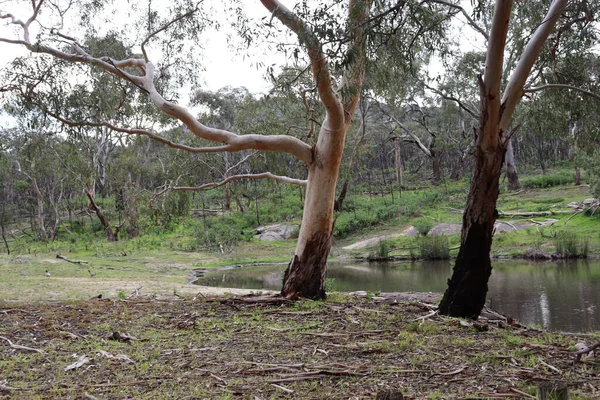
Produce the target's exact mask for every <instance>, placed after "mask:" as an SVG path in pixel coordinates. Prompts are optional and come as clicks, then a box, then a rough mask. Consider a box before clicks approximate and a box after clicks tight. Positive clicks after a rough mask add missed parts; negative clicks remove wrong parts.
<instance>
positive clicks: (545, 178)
mask: <svg viewBox="0 0 600 400" xmlns="http://www.w3.org/2000/svg"><path fill="white" fill-rule="evenodd" d="M573 182H574V179H573V176H572V175H567V174H548V175H539V176H536V177H533V178H529V179H524V180H523V181H522V182H521V185H522V186H523V187H524V188H527V189H543V188H549V187H553V186H560V185H568V184H570V183H571V184H572V183H573Z"/></svg>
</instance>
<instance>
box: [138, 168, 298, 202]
mask: <svg viewBox="0 0 600 400" xmlns="http://www.w3.org/2000/svg"><path fill="white" fill-rule="evenodd" d="M244 179H273V180H275V181H278V182H284V183H289V184H292V185H298V186H304V187H306V184H307V181H306V180H304V179H294V178H290V177H287V176H281V175H275V174H272V173H270V172H263V173H260V174H241V175H232V176H229V177H227V178H225V179H223V180H222V181H221V182H211V183H206V184H204V185H200V186H167V187H166V188H165V189H163V190H161V191H160V192H158V193H155V194H154V195H153V196H152V198H151V199H150V201H149V202H150V204H151V206H150V207H152V203H153V202H154V200H156V199H157V198H158V197H160V196H162V195H163V194H165V193H167V192H171V191H191V192H198V191H201V190H207V189H212V188H216V187H219V186H223V185H225V184H227V183H229V182H233V181H241V180H244Z"/></svg>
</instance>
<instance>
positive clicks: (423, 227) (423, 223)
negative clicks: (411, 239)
mask: <svg viewBox="0 0 600 400" xmlns="http://www.w3.org/2000/svg"><path fill="white" fill-rule="evenodd" d="M412 226H414V227H415V229H416V230H417V231H419V233H420V234H421V235H423V236H427V234H428V233H429V231H430V230H431V228H433V221H431V220H430V219H427V218H416V219H413V220H412Z"/></svg>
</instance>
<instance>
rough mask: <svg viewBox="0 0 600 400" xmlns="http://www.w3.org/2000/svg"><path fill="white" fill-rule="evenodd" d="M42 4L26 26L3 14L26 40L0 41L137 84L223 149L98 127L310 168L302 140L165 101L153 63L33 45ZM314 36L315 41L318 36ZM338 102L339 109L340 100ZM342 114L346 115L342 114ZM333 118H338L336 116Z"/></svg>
mask: <svg viewBox="0 0 600 400" xmlns="http://www.w3.org/2000/svg"><path fill="white" fill-rule="evenodd" d="M265 1H266V0H265ZM42 3H43V0H40V1H39V3H35V1H32V6H33V8H34V10H33V14H32V16H31V17H30V18H29V19H28V20H27V22H22V21H21V20H18V19H16V18H15V17H14V16H13V15H12V14H0V18H2V19H10V21H11V22H10V23H11V24H14V25H18V26H20V27H21V28H22V30H23V39H22V40H13V39H8V38H0V41H4V42H7V43H13V44H20V45H23V46H25V47H26V48H27V49H28V50H29V51H31V52H32V53H43V54H49V55H51V56H53V57H56V58H58V59H62V60H65V61H70V62H76V63H86V64H90V65H93V66H97V67H99V68H101V69H103V70H105V71H106V72H108V73H111V74H113V75H115V76H118V77H120V78H122V79H125V80H128V81H130V82H132V83H134V84H135V85H136V86H138V87H139V88H141V89H142V90H144V91H145V92H146V93H147V94H148V96H149V98H150V100H151V101H152V103H153V104H154V105H155V106H156V107H157V108H158V109H159V110H160V111H161V112H163V113H165V114H167V115H170V116H172V117H174V118H176V119H178V120H180V121H181V122H182V123H183V124H185V125H186V126H187V128H188V129H189V130H190V131H191V132H192V133H193V134H194V135H196V136H198V137H199V138H202V139H206V140H208V141H212V142H216V143H221V144H222V146H215V147H201V148H193V147H189V146H185V145H181V144H176V143H174V142H171V141H170V140H168V139H165V138H163V137H160V136H159V135H156V134H155V133H153V132H150V131H147V130H144V129H127V128H119V127H116V126H114V125H112V124H108V123H99V124H96V125H95V126H106V127H108V128H110V129H113V130H115V131H118V132H123V133H128V134H138V135H145V136H148V137H150V138H152V139H154V140H157V141H159V142H162V143H165V144H167V145H169V146H171V147H174V148H178V149H182V150H185V151H190V152H196V153H200V152H219V151H228V152H234V151H241V150H251V149H254V150H263V151H278V152H284V153H288V154H292V155H294V156H296V157H297V158H298V159H300V160H301V161H302V162H304V163H305V164H306V165H309V164H310V163H311V162H312V161H313V152H312V149H311V146H309V145H308V144H306V143H304V142H303V141H301V140H300V139H297V138H294V137H292V136H287V135H271V136H267V135H259V134H249V135H238V134H235V133H233V132H230V131H226V130H222V129H215V128H211V127H208V126H206V125H204V124H202V123H201V122H200V121H198V120H197V119H196V118H195V117H194V116H193V115H192V114H191V113H190V112H189V111H188V110H186V109H185V108H184V107H181V106H179V105H178V104H176V103H173V102H170V101H167V100H166V99H164V98H163V97H162V95H161V94H160V93H158V90H157V89H156V87H155V85H154V65H153V64H152V63H151V62H147V61H146V60H144V59H139V58H128V59H124V60H115V59H112V58H110V57H100V58H97V57H93V56H91V55H90V54H88V53H87V52H86V51H85V50H84V49H83V48H82V47H81V46H80V45H79V43H78V42H77V41H76V40H74V39H73V38H70V37H68V36H66V35H62V34H60V33H59V32H57V31H53V33H54V34H55V35H57V36H60V37H61V38H62V39H66V38H68V40H69V41H70V42H71V45H72V48H73V52H67V51H63V50H59V49H56V48H52V47H49V46H46V45H42V44H39V43H32V42H31V41H30V39H29V25H30V24H31V23H32V22H33V21H34V20H35V19H36V17H37V15H38V12H39V9H40V7H41V5H42ZM309 36H310V35H309ZM312 36H313V37H314V35H312ZM320 54H322V53H320ZM321 64H322V65H323V68H324V69H323V71H325V72H326V73H327V76H328V77H329V72H328V70H327V62H326V61H325V59H324V58H321ZM321 64H319V65H321ZM313 68H315V66H313ZM132 69H133V71H136V73H133V72H132ZM325 82H326V85H327V87H328V88H329V91H331V88H330V82H329V79H326V80H325ZM321 84H322V83H321ZM331 96H333V97H332V98H335V95H334V94H333V92H332V91H331ZM335 101H336V102H337V104H338V105H339V102H338V101H337V99H336V100H335ZM339 108H340V109H341V105H339ZM339 114H340V115H342V113H339ZM333 115H336V114H335V113H334V114H333ZM53 117H55V118H56V119H58V120H60V121H61V122H65V123H67V124H68V125H71V126H74V125H77V124H80V125H81V126H94V124H90V123H79V122H73V121H69V122H67V120H66V119H64V118H62V117H60V116H58V115H56V114H54V115H53Z"/></svg>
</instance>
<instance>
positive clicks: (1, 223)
mask: <svg viewBox="0 0 600 400" xmlns="http://www.w3.org/2000/svg"><path fill="white" fill-rule="evenodd" d="M0 218H2V220H0V232H2V240H3V241H4V246H6V254H8V255H9V256H10V247H8V241H7V240H6V235H5V233H4V215H0Z"/></svg>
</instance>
